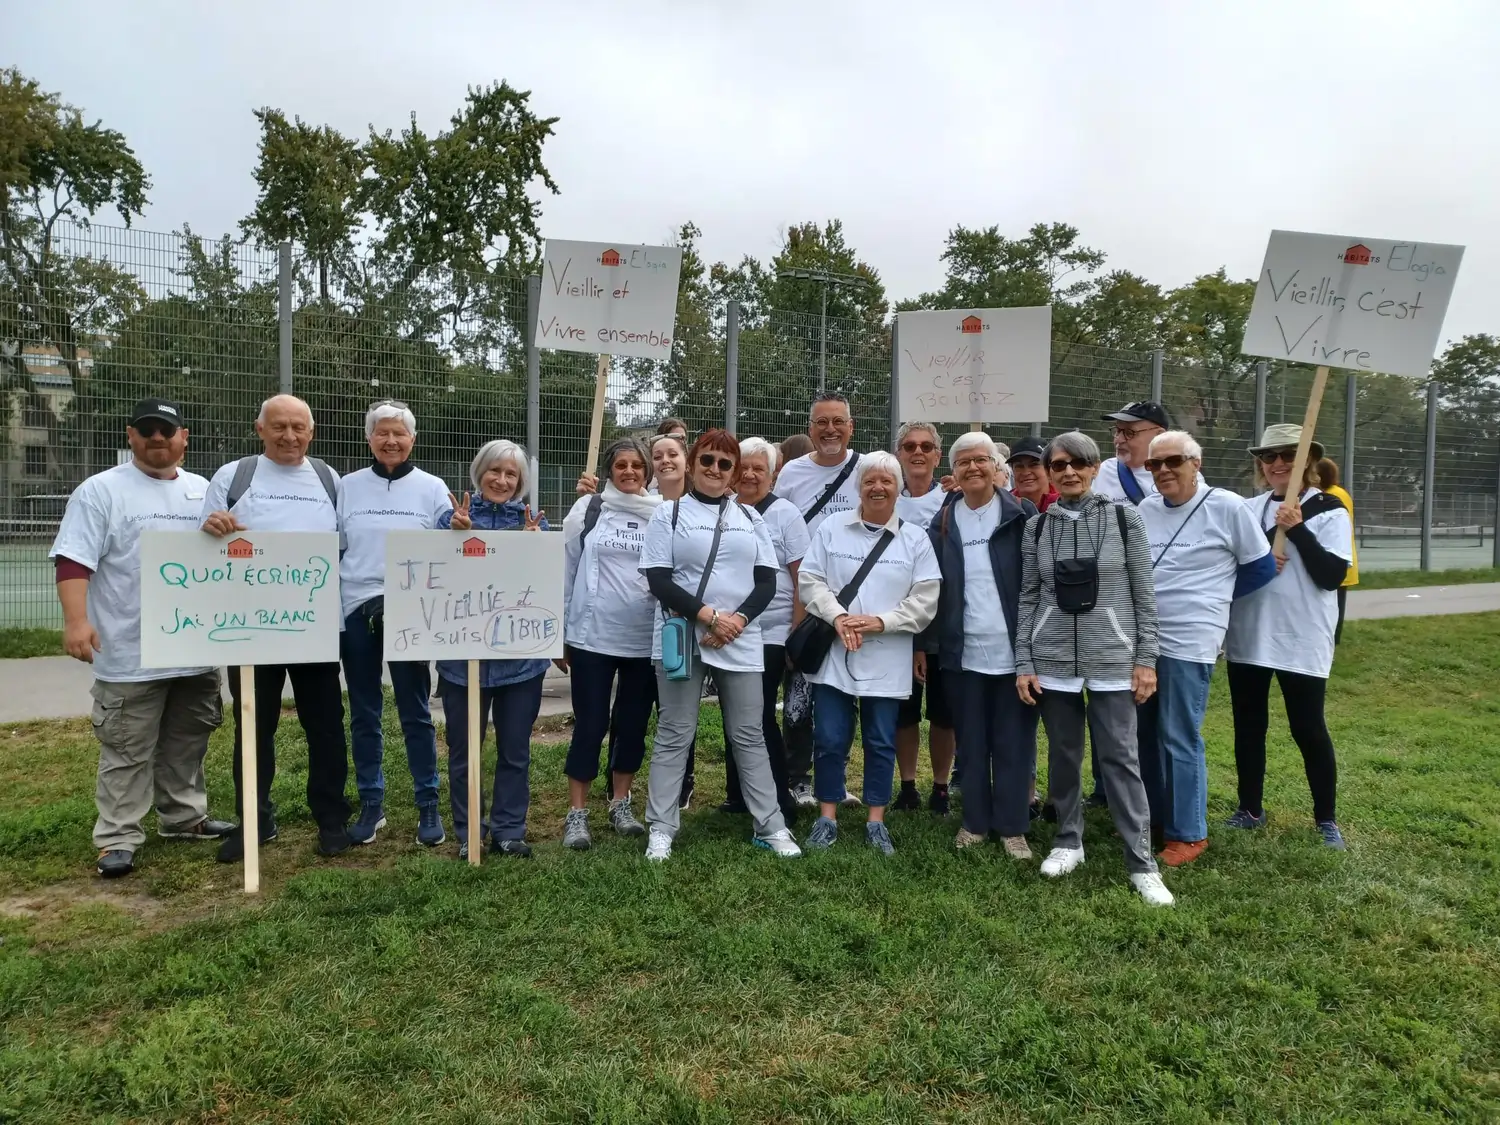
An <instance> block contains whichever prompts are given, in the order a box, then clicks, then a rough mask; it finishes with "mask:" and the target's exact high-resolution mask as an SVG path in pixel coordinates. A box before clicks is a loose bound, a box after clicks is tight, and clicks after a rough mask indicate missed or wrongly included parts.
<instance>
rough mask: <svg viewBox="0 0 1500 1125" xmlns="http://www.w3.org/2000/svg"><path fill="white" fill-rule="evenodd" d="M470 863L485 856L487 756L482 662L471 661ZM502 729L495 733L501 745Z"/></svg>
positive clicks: (474, 865) (478, 862) (472, 863)
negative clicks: (482, 799) (483, 793)
mask: <svg viewBox="0 0 1500 1125" xmlns="http://www.w3.org/2000/svg"><path fill="white" fill-rule="evenodd" d="M468 673H469V866H470V867H478V866H479V864H480V861H481V860H482V859H483V858H484V855H483V849H482V848H481V847H480V845H479V839H480V836H481V835H483V833H482V832H481V828H482V827H483V826H482V825H481V824H480V820H481V819H482V818H483V812H484V809H483V805H482V803H481V802H480V800H479V793H480V781H481V780H482V779H483V774H484V755H483V754H481V753H480V750H482V749H483V747H482V746H481V745H480V744H481V743H482V742H483V741H484V738H483V733H484V724H483V723H482V722H481V721H480V720H481V718H482V717H483V716H482V713H481V711H480V709H479V707H480V700H481V699H482V698H483V696H482V695H481V694H480V689H479V661H477V660H471V661H469V668H468ZM499 738H500V732H499V731H498V730H497V731H496V732H495V739H496V743H497V744H498V742H499Z"/></svg>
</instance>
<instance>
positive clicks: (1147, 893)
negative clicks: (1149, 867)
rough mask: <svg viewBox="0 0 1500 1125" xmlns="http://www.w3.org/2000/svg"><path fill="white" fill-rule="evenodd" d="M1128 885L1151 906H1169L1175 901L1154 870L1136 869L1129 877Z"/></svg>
mask: <svg viewBox="0 0 1500 1125" xmlns="http://www.w3.org/2000/svg"><path fill="white" fill-rule="evenodd" d="M1130 885H1131V886H1132V887H1134V888H1135V889H1136V890H1137V891H1138V892H1139V893H1140V896H1141V897H1142V898H1143V899H1145V900H1146V902H1147V903H1148V904H1150V905H1151V906H1171V905H1172V904H1173V903H1174V902H1176V901H1177V900H1176V899H1174V898H1173V897H1172V892H1171V891H1169V890H1167V885H1166V884H1165V883H1163V882H1162V881H1161V876H1160V875H1158V874H1157V873H1156V872H1155V871H1137V872H1136V873H1135V874H1134V875H1132V876H1131V877H1130Z"/></svg>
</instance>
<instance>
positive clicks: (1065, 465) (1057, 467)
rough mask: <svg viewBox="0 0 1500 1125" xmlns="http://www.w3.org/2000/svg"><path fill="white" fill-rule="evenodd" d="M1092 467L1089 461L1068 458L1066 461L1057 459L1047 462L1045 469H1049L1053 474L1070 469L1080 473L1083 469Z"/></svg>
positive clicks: (1080, 458) (1079, 458)
mask: <svg viewBox="0 0 1500 1125" xmlns="http://www.w3.org/2000/svg"><path fill="white" fill-rule="evenodd" d="M1093 467H1094V466H1093V463H1092V462H1091V461H1085V460H1084V459H1083V458H1082V457H1070V458H1068V459H1066V460H1064V459H1063V458H1061V457H1059V458H1058V459H1057V460H1056V461H1049V462H1047V468H1049V469H1051V470H1052V471H1053V472H1054V473H1060V472H1062V471H1063V470H1064V469H1072V470H1073V471H1074V472H1076V473H1081V472H1083V470H1084V469H1091V468H1093Z"/></svg>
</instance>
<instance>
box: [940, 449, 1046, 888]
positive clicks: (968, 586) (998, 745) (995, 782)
mask: <svg viewBox="0 0 1500 1125" xmlns="http://www.w3.org/2000/svg"><path fill="white" fill-rule="evenodd" d="M949 459H950V460H951V461H952V463H953V476H954V480H955V483H956V484H957V485H958V487H959V489H960V491H959V492H958V493H956V494H950V496H951V498H950V499H949V501H948V502H947V503H945V504H944V505H943V507H942V509H941V510H940V511H939V512H938V513H937V514H936V515H934V516H933V517H932V519H931V521H930V522H929V524H928V534H929V535H930V536H931V538H932V545H933V549H934V551H935V553H936V554H937V559H938V566H939V568H940V569H941V571H942V574H943V588H942V593H941V596H940V598H939V600H938V615H937V618H936V619H935V620H934V622H933V626H932V628H930V629H929V630H928V631H927V634H926V635H927V637H928V638H929V639H930V640H931V641H932V642H934V643H933V645H931V646H929V648H928V651H927V652H923V651H921V650H919V651H918V652H917V654H916V656H915V658H914V659H915V675H916V679H917V680H918V681H921V680H924V679H925V680H927V681H928V682H929V683H930V682H931V681H932V678H933V671H934V668H933V665H934V664H938V665H940V666H941V667H942V669H943V671H944V674H945V678H946V682H947V689H948V693H949V695H950V697H951V703H952V714H953V718H954V725H955V728H956V730H957V734H958V769H959V781H960V782H961V783H962V785H963V791H964V801H963V827H962V828H960V829H959V831H958V836H957V839H956V840H955V844H956V846H958V847H960V848H967V847H970V846H972V845H974V844H982V843H984V842H985V841H986V840H987V839H988V838H989V836H990V834H991V833H994V834H996V835H998V836H999V837H1000V838H1001V841H1002V842H1003V844H1004V846H1005V850H1006V852H1007V853H1008V854H1009V855H1010V856H1011V857H1012V858H1015V859H1021V860H1029V859H1030V858H1031V848H1030V846H1029V845H1028V844H1027V843H1026V830H1027V828H1028V827H1029V825H1030V823H1031V814H1030V809H1029V804H1030V799H1031V771H1032V766H1033V765H1034V764H1035V762H1036V719H1035V717H1034V716H1035V710H1034V709H1033V708H1030V707H1027V706H1026V705H1025V704H1023V703H1022V702H1021V700H1020V698H1019V697H1018V696H1017V694H1016V693H1015V691H1013V690H1012V689H1013V687H1014V685H1015V675H1016V651H1015V643H1014V641H1013V638H1014V637H1015V635H1016V629H1017V625H1018V618H1019V615H1020V598H1021V543H1022V540H1023V539H1024V538H1025V530H1026V521H1027V520H1028V519H1030V518H1031V517H1032V516H1034V515H1036V508H1035V507H1033V506H1032V504H1031V502H1030V501H1029V500H1017V499H1016V498H1015V497H1013V496H1012V495H1011V494H1010V493H1009V492H1008V491H1006V489H1005V476H1004V474H1003V471H1002V469H1001V466H1002V464H1003V463H1004V462H1003V460H1002V455H1001V452H1000V449H999V447H998V446H997V445H996V444H995V442H994V441H993V440H991V438H990V436H989V435H988V434H985V433H982V432H974V433H967V434H964V435H963V436H962V437H960V438H959V439H958V440H957V441H955V442H954V443H953V448H952V450H951V451H950V453H949ZM929 653H932V654H933V655H929Z"/></svg>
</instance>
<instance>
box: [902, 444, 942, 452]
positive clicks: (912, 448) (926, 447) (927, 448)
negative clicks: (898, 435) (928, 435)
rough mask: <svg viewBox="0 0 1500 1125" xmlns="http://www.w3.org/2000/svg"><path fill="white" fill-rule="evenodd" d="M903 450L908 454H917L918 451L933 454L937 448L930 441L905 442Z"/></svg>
mask: <svg viewBox="0 0 1500 1125" xmlns="http://www.w3.org/2000/svg"><path fill="white" fill-rule="evenodd" d="M901 448H902V450H904V451H905V452H907V453H916V452H917V451H918V450H921V451H922V452H923V453H932V452H933V451H934V450H936V449H937V446H936V445H935V444H934V443H933V442H930V441H903V442H902V443H901Z"/></svg>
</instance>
